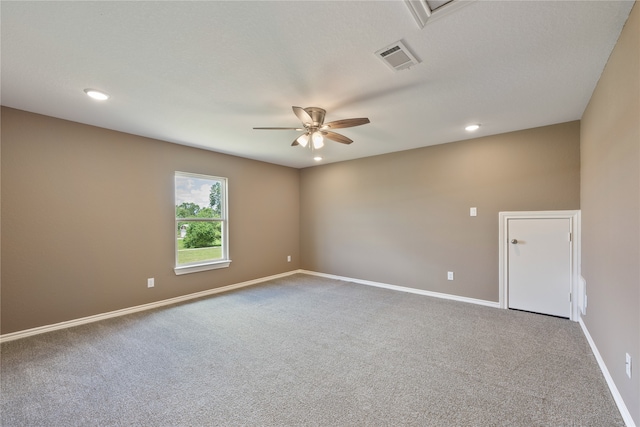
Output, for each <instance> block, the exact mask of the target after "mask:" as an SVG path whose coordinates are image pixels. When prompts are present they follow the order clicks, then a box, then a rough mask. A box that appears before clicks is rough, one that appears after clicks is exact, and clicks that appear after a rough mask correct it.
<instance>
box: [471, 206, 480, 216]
mask: <svg viewBox="0 0 640 427" xmlns="http://www.w3.org/2000/svg"><path fill="white" fill-rule="evenodd" d="M469 216H478V208H469Z"/></svg>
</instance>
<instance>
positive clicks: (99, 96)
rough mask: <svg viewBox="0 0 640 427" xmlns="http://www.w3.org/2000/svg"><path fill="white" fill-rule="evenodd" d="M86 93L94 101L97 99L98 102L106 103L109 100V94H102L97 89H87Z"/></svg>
mask: <svg viewBox="0 0 640 427" xmlns="http://www.w3.org/2000/svg"><path fill="white" fill-rule="evenodd" d="M84 93H86V94H87V95H89V96H90V97H91V98H93V99H97V100H98V101H104V100H106V99H109V95H108V94H106V93H104V92H100V91H99V90H95V89H85V90H84Z"/></svg>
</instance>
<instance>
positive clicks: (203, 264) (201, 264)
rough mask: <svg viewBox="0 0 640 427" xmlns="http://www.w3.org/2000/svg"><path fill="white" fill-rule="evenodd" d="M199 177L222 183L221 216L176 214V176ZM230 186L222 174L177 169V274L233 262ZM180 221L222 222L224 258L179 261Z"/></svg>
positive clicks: (175, 247)
mask: <svg viewBox="0 0 640 427" xmlns="http://www.w3.org/2000/svg"><path fill="white" fill-rule="evenodd" d="M177 177H186V178H198V179H207V180H212V181H218V182H220V183H221V185H220V205H221V206H220V217H219V218H178V217H177V216H176V206H177V204H176V203H177V200H176V195H177V194H176V178H177ZM228 187H229V180H228V179H227V178H225V177H221V176H213V175H204V174H197V173H191V172H181V171H175V172H174V174H173V202H174V203H173V216H174V219H175V220H174V223H173V244H174V251H173V252H174V268H173V271H174V273H175V274H176V275H177V276H180V275H183V274H189V273H197V272H200V271H208V270H216V269H219V268H227V267H229V265H230V264H231V259H230V258H229V203H228ZM178 222H219V223H220V241H221V251H222V253H221V255H222V258H220V259H215V260H208V261H194V262H191V263H186V264H179V263H178V239H177V237H176V230H177V229H178Z"/></svg>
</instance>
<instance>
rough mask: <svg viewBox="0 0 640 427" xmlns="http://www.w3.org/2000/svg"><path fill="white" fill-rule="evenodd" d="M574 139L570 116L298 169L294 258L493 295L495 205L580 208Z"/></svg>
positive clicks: (310, 265)
mask: <svg viewBox="0 0 640 427" xmlns="http://www.w3.org/2000/svg"><path fill="white" fill-rule="evenodd" d="M579 146H580V142H579V123H578V122H570V123H564V124H559V125H554V126H547V127H542V128H537V129H529V130H524V131H519V132H512V133H507V134H502V135H497V136H491V137H485V138H478V139H474V140H469V141H462V142H456V143H451V144H443V145H438V146H432V147H426V148H421V149H416V150H410V151H403V152H398V153H393V154H387V155H382V156H376V157H369V158H364V159H359V160H353V161H348V162H342V163H335V164H330V165H326V166H318V167H313V168H308V169H303V170H302V171H301V175H300V178H301V181H300V189H301V196H300V200H301V226H302V228H301V230H300V233H301V239H302V240H301V255H302V267H303V268H304V269H307V270H312V271H318V272H322V273H328V274H335V275H340V276H347V277H351V278H357V279H364V280H371V281H376V282H382V283H388V284H393V285H399V286H406V287H411V288H417V289H423V290H429V291H434V292H442V293H447V294H454V295H460V296H464V297H469V298H476V299H482V300H488V301H495V302H497V301H498V212H500V211H527V210H532V211H534V210H560V209H579V208H580V202H579V196H580V187H579V186H580V164H579V162H580V154H579ZM470 207H477V208H478V216H477V217H470V216H469V208H470ZM447 271H453V272H454V273H455V280H454V281H447Z"/></svg>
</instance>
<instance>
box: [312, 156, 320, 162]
mask: <svg viewBox="0 0 640 427" xmlns="http://www.w3.org/2000/svg"><path fill="white" fill-rule="evenodd" d="M313 160H315V161H316V162H319V161H320V160H322V157H320V156H315V157H314V158H313Z"/></svg>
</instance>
